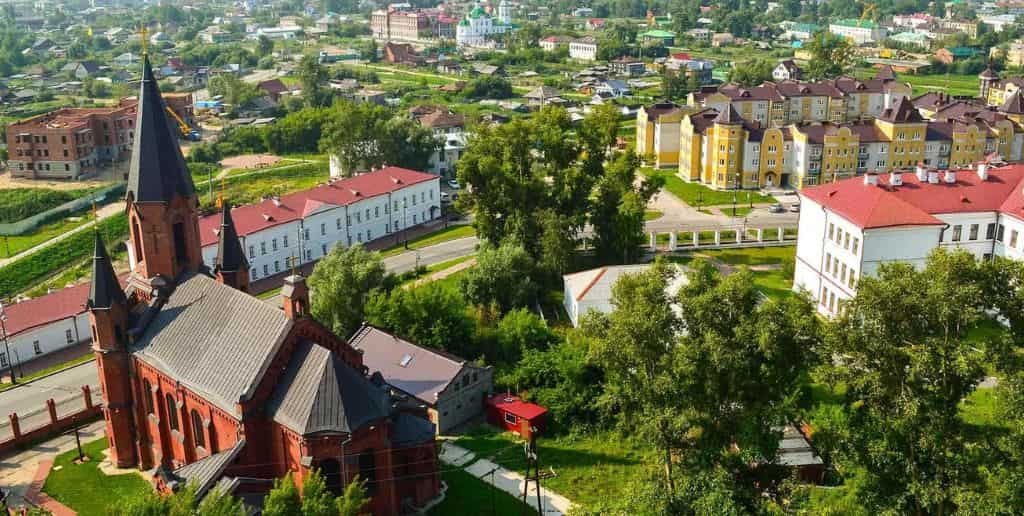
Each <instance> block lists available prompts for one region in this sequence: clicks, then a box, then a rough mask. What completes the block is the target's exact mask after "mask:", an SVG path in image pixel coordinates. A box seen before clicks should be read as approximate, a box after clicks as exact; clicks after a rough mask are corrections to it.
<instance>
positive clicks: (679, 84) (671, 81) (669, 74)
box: [661, 68, 692, 100]
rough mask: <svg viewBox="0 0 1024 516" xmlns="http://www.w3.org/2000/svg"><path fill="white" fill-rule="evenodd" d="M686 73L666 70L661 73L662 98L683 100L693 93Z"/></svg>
mask: <svg viewBox="0 0 1024 516" xmlns="http://www.w3.org/2000/svg"><path fill="white" fill-rule="evenodd" d="M689 86H690V85H689V81H688V78H687V76H686V74H685V73H680V72H674V71H672V70H669V69H667V68H666V69H664V70H662V72H661V96H662V97H665V98H666V99H670V100H671V99H683V98H686V96H687V95H689V93H690V91H692V90H691V89H690V87H689Z"/></svg>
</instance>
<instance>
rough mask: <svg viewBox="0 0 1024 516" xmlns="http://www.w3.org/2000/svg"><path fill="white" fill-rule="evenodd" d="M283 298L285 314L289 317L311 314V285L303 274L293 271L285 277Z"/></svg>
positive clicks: (282, 290)
mask: <svg viewBox="0 0 1024 516" xmlns="http://www.w3.org/2000/svg"><path fill="white" fill-rule="evenodd" d="M281 298H282V307H283V308H284V314H285V315H286V316H288V318H289V319H301V318H303V317H306V316H307V315H309V287H307V286H306V278H304V277H302V275H301V274H298V273H293V274H292V275H291V276H288V277H287V278H285V279H284V286H283V287H282V288H281Z"/></svg>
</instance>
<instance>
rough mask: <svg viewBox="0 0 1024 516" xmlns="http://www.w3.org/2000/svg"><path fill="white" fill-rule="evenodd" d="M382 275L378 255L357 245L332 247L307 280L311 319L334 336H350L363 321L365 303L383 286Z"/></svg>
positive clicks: (383, 274)
mask: <svg viewBox="0 0 1024 516" xmlns="http://www.w3.org/2000/svg"><path fill="white" fill-rule="evenodd" d="M384 276H385V273H384V263H383V262H382V261H381V259H380V254H379V253H371V252H368V251H367V250H366V249H365V248H363V246H362V245H359V244H356V245H353V246H351V247H344V246H336V247H335V248H334V249H332V250H331V252H330V253H328V254H327V256H325V257H323V258H322V259H321V260H320V261H319V262H318V263H317V264H316V267H315V268H314V269H313V274H312V275H311V276H310V277H309V287H310V297H311V298H312V299H311V302H310V304H311V307H310V308H311V312H312V314H313V317H314V318H315V319H316V320H317V321H319V322H320V323H321V324H323V325H324V326H326V327H328V328H330V329H331V330H332V331H333V332H334V334H335V335H341V336H348V335H352V333H353V332H355V331H356V330H357V329H358V328H359V325H360V324H361V323H362V321H363V320H364V318H365V317H364V307H365V306H366V302H367V300H368V299H369V298H370V297H371V295H372V294H374V292H375V291H377V290H378V289H380V288H381V287H382V286H383V285H384Z"/></svg>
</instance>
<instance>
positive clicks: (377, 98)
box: [352, 88, 387, 106]
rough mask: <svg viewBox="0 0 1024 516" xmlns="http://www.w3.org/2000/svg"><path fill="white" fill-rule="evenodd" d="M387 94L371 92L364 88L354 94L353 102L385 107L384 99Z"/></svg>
mask: <svg viewBox="0 0 1024 516" xmlns="http://www.w3.org/2000/svg"><path fill="white" fill-rule="evenodd" d="M386 97H387V94H386V93H385V92H383V91H377V90H369V89H366V88H363V89H361V90H359V91H357V92H355V93H353V94H352V100H354V101H355V102H356V103H358V104H377V105H378V106H383V105H384V99H385V98H386Z"/></svg>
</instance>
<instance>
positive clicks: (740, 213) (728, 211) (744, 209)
mask: <svg viewBox="0 0 1024 516" xmlns="http://www.w3.org/2000/svg"><path fill="white" fill-rule="evenodd" d="M741 201H742V199H741ZM740 204H742V202H741V203H740ZM740 204H737V205H736V210H735V211H733V209H732V206H722V207H721V208H720V209H721V210H722V213H723V214H725V216H726V217H737V218H740V217H746V216H747V215H750V212H752V211H754V210H753V209H752V208H750V207H748V206H741V205H740Z"/></svg>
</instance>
